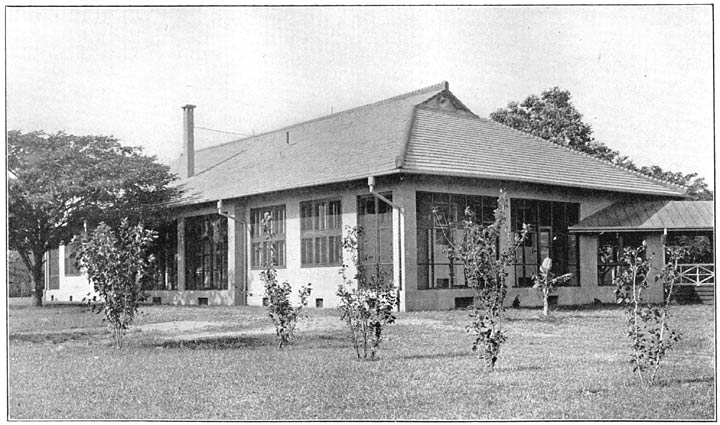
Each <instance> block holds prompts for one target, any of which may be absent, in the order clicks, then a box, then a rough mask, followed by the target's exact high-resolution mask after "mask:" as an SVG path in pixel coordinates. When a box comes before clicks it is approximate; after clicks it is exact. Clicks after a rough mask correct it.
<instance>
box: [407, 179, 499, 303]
mask: <svg viewBox="0 0 720 425" xmlns="http://www.w3.org/2000/svg"><path fill="white" fill-rule="evenodd" d="M423 197H425V199H423ZM436 198H437V201H436ZM440 198H443V199H440ZM458 198H459V199H460V200H458ZM415 200H416V207H415V208H416V214H417V216H418V219H417V228H416V233H417V235H418V236H417V238H416V245H417V244H418V243H419V242H420V241H421V240H422V241H426V242H427V247H426V248H424V249H423V251H422V252H425V250H427V259H423V258H421V256H420V250H418V251H417V252H418V253H417V256H416V257H417V267H418V270H421V268H426V269H427V287H425V284H424V283H423V287H420V276H419V275H418V279H417V282H418V287H417V289H418V290H419V291H428V290H438V289H467V288H468V285H467V283H466V280H465V276H464V273H465V272H464V269H463V266H462V264H460V263H458V262H456V261H454V259H452V258H449V257H447V256H446V255H445V259H446V260H447V261H438V259H437V255H436V252H435V249H436V246H439V245H442V246H445V247H446V248H444V249H447V246H448V241H447V240H446V239H445V238H447V237H450V238H452V239H453V240H454V239H455V235H457V236H458V237H461V233H462V232H461V231H462V229H463V224H462V220H463V219H464V217H465V208H467V207H470V208H471V210H472V211H473V213H474V214H475V222H476V223H478V224H482V225H483V226H487V225H490V224H492V223H494V222H495V209H497V202H498V197H497V196H488V195H474V194H468V193H446V192H426V191H417V192H416V193H415ZM428 202H429V205H430V206H431V208H433V209H434V208H438V207H440V208H442V206H445V207H446V208H445V209H444V211H441V213H442V214H444V215H446V217H444V218H445V219H446V220H447V221H448V222H447V223H439V222H438V220H437V218H436V217H435V216H432V217H426V215H427V212H426V211H422V208H423V206H424V205H425V204H428ZM461 204H464V207H462V208H460V206H462V205H461ZM490 207H491V208H490ZM421 232H423V233H426V234H427V236H426V237H422V238H421V237H420V236H419V235H420V233H421ZM497 243H498V245H496V247H499V240H498V241H497ZM498 252H499V249H498ZM441 260H442V259H441ZM441 268H449V274H448V277H447V281H448V282H447V286H444V285H443V286H438V284H437V282H438V279H436V274H437V272H438V270H440V269H441ZM459 276H462V281H463V284H462V285H459V284H457V283H458V277H459ZM441 279H446V278H444V277H442V278H441Z"/></svg>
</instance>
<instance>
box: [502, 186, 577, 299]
mask: <svg viewBox="0 0 720 425" xmlns="http://www.w3.org/2000/svg"><path fill="white" fill-rule="evenodd" d="M519 203H522V206H520V207H518V204H519ZM528 205H529V206H528ZM560 205H561V206H562V219H560V220H559V221H560V223H558V222H557V221H556V217H557V212H556V207H557V206H560ZM570 208H576V210H575V212H574V214H571V211H570ZM519 211H523V213H522V214H520V215H519ZM528 211H530V214H529V216H530V219H529V220H528ZM579 216H580V204H579V203H577V202H564V201H551V200H545V199H527V198H513V199H511V200H510V226H511V229H510V230H511V231H512V232H520V231H521V230H522V225H523V224H527V225H528V228H529V231H528V235H527V238H526V239H525V242H523V243H522V244H521V245H520V246H519V247H518V251H516V252H515V261H514V262H513V264H512V267H513V272H514V276H513V278H514V279H513V280H514V282H513V287H515V288H532V286H533V284H534V282H532V278H531V277H532V274H537V273H538V271H539V267H540V264H542V261H543V260H544V258H543V255H547V256H548V257H550V258H552V259H553V273H554V274H555V275H561V274H564V273H572V274H573V278H572V279H571V280H570V281H569V282H568V283H566V284H565V286H569V287H579V286H580V243H579V237H578V235H577V234H571V233H570V232H569V231H568V228H569V227H570V226H573V225H575V224H577V222H578V221H579ZM544 237H547V244H546V245H547V246H543V243H542V239H543V238H544ZM558 238H562V240H561V241H560V242H559V243H560V244H561V245H558V246H553V244H554V241H555V240H557V239H558ZM571 240H573V241H574V243H571ZM525 248H534V251H535V257H536V258H535V261H536V263H531V262H527V258H526V257H525V255H524V254H525V251H524V250H525ZM571 248H574V252H572V256H571V252H570V249H571ZM555 249H564V251H565V258H564V259H563V260H564V261H565V263H564V264H563V263H560V262H559V261H558V259H557V258H555V257H557V256H556V255H555V253H554V250H555ZM520 250H522V255H523V258H522V262H520V261H518V256H519V254H520ZM573 257H574V259H575V262H574V263H572V264H571V263H570V259H571V258H573ZM558 263H560V264H563V268H564V269H565V270H560V271H558V269H557V267H556V265H558ZM528 267H532V268H533V269H534V271H533V272H532V273H531V274H530V276H527V274H526V273H525V272H526V270H527V268H528ZM572 269H574V270H572ZM520 279H524V280H523V282H524V283H522V284H521V283H520Z"/></svg>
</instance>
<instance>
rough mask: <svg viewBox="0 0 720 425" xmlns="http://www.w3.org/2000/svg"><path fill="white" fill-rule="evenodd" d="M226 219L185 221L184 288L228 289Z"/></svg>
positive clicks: (212, 217)
mask: <svg viewBox="0 0 720 425" xmlns="http://www.w3.org/2000/svg"><path fill="white" fill-rule="evenodd" d="M227 260H228V234H227V219H226V218H225V217H222V216H219V215H216V214H212V215H203V216H198V217H189V218H187V219H186V221H185V261H186V274H185V289H188V290H209V289H227V286H228V263H227Z"/></svg>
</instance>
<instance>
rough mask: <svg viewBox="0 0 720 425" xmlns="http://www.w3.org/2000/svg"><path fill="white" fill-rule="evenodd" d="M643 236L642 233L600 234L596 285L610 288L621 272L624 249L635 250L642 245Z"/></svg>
mask: <svg viewBox="0 0 720 425" xmlns="http://www.w3.org/2000/svg"><path fill="white" fill-rule="evenodd" d="M644 237H645V235H644V234H642V233H616V232H606V233H601V234H600V238H599V243H598V285H599V286H612V285H614V283H613V280H614V279H615V278H616V277H618V276H620V274H621V273H622V270H623V267H624V266H623V264H622V263H621V259H622V255H623V252H624V251H625V248H637V247H639V246H641V245H642V243H643V239H644Z"/></svg>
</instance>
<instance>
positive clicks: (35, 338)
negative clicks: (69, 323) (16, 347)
mask: <svg viewBox="0 0 720 425" xmlns="http://www.w3.org/2000/svg"><path fill="white" fill-rule="evenodd" d="M107 335H109V334H108V333H107V330H105V329H99V330H97V331H81V332H55V333H14V334H10V335H9V336H8V341H9V342H32V343H35V344H44V343H51V344H62V343H64V342H69V341H82V340H92V339H97V338H101V337H103V336H107Z"/></svg>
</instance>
